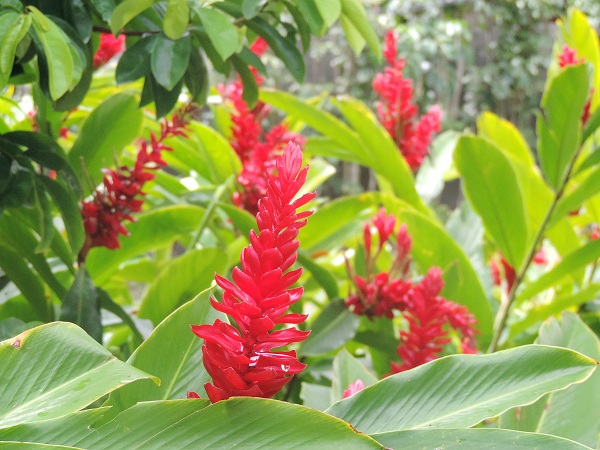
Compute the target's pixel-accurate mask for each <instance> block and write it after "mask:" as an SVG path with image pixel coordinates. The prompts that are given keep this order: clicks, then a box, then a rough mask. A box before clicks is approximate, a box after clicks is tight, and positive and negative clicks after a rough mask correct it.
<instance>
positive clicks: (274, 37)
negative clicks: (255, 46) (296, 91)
mask: <svg viewBox="0 0 600 450" xmlns="http://www.w3.org/2000/svg"><path fill="white" fill-rule="evenodd" d="M246 26H247V27H248V28H249V29H250V30H252V31H253V32H254V33H256V34H258V35H260V36H262V37H263V39H264V40H265V41H267V44H269V48H270V49H271V50H273V53H275V55H276V56H277V57H278V58H279V59H280V60H281V61H282V62H283V63H284V64H285V67H287V69H288V70H289V71H290V73H291V74H292V76H293V77H294V79H295V80H296V81H297V82H298V83H302V82H303V81H304V77H305V76H306V66H305V65H304V58H303V56H302V54H301V53H300V51H299V50H298V48H297V47H296V42H295V41H293V40H291V39H288V38H285V37H283V36H282V35H281V34H279V32H278V31H277V30H276V29H275V28H274V27H273V26H271V25H270V24H269V23H268V22H267V21H265V20H263V19H262V18H260V17H255V18H254V19H252V20H251V21H247V22H246Z"/></svg>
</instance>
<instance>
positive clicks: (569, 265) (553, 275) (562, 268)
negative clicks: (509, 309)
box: [515, 241, 600, 304]
mask: <svg viewBox="0 0 600 450" xmlns="http://www.w3.org/2000/svg"><path fill="white" fill-rule="evenodd" d="M598 258H600V241H591V242H589V243H587V244H585V245H584V246H583V247H580V248H578V249H577V250H575V251H573V252H571V253H569V254H568V255H566V256H564V257H563V259H562V260H561V261H560V262H559V263H558V264H557V265H556V266H555V267H553V268H552V269H551V270H550V271H549V272H546V273H544V274H543V275H542V276H540V277H539V278H538V279H537V280H535V281H534V282H532V283H529V284H527V285H526V286H525V287H524V288H523V290H522V291H521V292H519V295H518V296H517V298H516V300H515V302H516V303H517V304H519V303H522V302H523V301H525V300H527V299H529V298H531V297H533V296H534V295H536V294H538V293H540V292H542V291H543V290H545V289H548V288H550V287H552V286H555V285H556V284H557V283H558V282H559V281H560V280H561V279H562V278H563V277H566V276H568V275H570V274H572V273H573V272H574V271H576V270H577V269H579V268H581V267H584V266H586V265H587V264H590V263H592V262H594V261H596V260H597V259H598Z"/></svg>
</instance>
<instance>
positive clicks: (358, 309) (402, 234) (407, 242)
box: [346, 208, 476, 373]
mask: <svg viewBox="0 0 600 450" xmlns="http://www.w3.org/2000/svg"><path fill="white" fill-rule="evenodd" d="M395 224H396V218H395V217H394V216H392V215H391V214H390V215H387V214H386V212H385V210H384V209H383V208H382V209H381V210H380V211H379V213H378V214H377V216H376V217H375V219H373V225H374V226H375V228H376V229H377V233H378V236H379V246H378V249H377V250H376V252H375V253H374V254H372V251H371V246H372V245H371V244H372V243H371V240H372V236H371V231H370V227H369V225H368V224H367V225H366V226H365V228H364V238H365V249H366V264H365V266H366V271H367V274H366V278H362V277H360V276H358V275H353V274H352V270H351V268H350V266H349V263H348V262H347V268H348V272H349V273H350V274H351V275H353V280H354V283H355V286H356V288H357V292H356V293H355V294H352V295H350V297H348V299H347V300H346V306H347V307H348V308H349V309H350V310H351V311H352V312H354V313H355V314H359V315H366V316H367V317H369V318H373V317H374V316H385V317H388V318H389V319H392V318H393V317H394V313H395V312H400V313H401V314H402V315H403V317H404V318H405V319H406V320H407V322H408V325H409V327H408V330H405V331H401V333H400V345H399V346H398V355H399V356H400V357H401V358H402V364H398V363H395V362H392V363H391V371H392V373H397V372H401V371H404V370H408V369H411V368H413V367H416V366H418V365H421V364H424V363H426V362H428V361H431V360H433V359H435V358H437V357H438V356H439V355H440V353H441V352H442V349H443V347H444V346H445V345H446V344H448V343H449V342H450V339H449V337H448V328H453V329H454V330H456V331H458V332H459V333H460V335H461V338H462V345H461V347H462V352H463V353H474V352H475V351H476V350H475V342H474V335H475V329H474V328H473V327H474V325H475V324H476V320H475V318H474V317H473V315H472V314H471V313H470V312H469V310H468V309H467V308H466V307H464V306H462V305H458V304H456V303H453V302H451V301H449V300H446V299H445V298H443V297H440V296H439V293H440V292H441V291H442V288H443V286H444V282H443V280H442V276H441V274H442V272H441V270H440V269H439V268H437V267H432V268H431V269H429V273H428V274H427V275H426V276H425V277H424V278H423V280H422V281H421V282H420V283H418V284H413V283H412V282H411V281H410V280H407V279H406V277H407V275H408V270H409V266H410V263H411V258H410V250H411V247H412V239H411V237H410V235H409V234H408V232H407V229H406V225H405V224H403V225H402V226H401V227H400V230H399V231H398V233H397V235H396V256H395V258H394V261H393V263H392V267H391V268H390V271H389V273H388V272H381V273H378V274H377V275H374V276H373V275H372V273H373V269H374V267H375V262H376V259H377V257H378V256H379V253H380V251H381V250H382V248H383V245H384V244H385V242H386V241H388V240H389V239H390V237H391V236H392V234H393V231H394V227H395Z"/></svg>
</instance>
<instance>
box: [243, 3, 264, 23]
mask: <svg viewBox="0 0 600 450" xmlns="http://www.w3.org/2000/svg"><path fill="white" fill-rule="evenodd" d="M265 3H266V0H243V1H242V14H243V15H244V18H245V19H252V18H253V17H256V16H257V15H258V13H259V12H260V10H261V9H262V8H263V6H264V5H265Z"/></svg>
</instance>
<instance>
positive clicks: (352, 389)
mask: <svg viewBox="0 0 600 450" xmlns="http://www.w3.org/2000/svg"><path fill="white" fill-rule="evenodd" d="M364 388H365V383H363V381H362V380H361V379H360V378H359V379H358V380H356V381H355V382H354V383H350V384H349V385H348V389H346V390H345V391H344V393H343V394H342V398H348V397H350V396H351V395H354V394H356V393H357V392H359V391H362V390H363V389H364Z"/></svg>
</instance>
